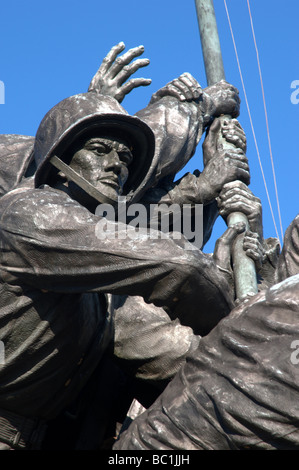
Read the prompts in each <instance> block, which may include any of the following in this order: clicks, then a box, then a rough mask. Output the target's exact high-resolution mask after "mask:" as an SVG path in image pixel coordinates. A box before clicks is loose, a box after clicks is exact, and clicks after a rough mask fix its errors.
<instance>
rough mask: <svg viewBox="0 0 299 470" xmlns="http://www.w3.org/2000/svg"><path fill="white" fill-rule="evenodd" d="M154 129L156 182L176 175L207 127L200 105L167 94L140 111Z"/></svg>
mask: <svg viewBox="0 0 299 470" xmlns="http://www.w3.org/2000/svg"><path fill="white" fill-rule="evenodd" d="M137 116H138V117H139V118H140V119H142V120H143V121H145V122H146V123H147V124H148V125H149V126H150V127H151V129H152V130H153V132H154V134H155V140H156V152H157V153H158V154H159V163H158V168H157V173H156V182H158V181H159V180H160V179H161V178H163V177H165V176H169V175H176V174H177V173H178V172H179V171H180V170H181V169H182V168H184V166H185V165H186V163H187V162H188V161H189V160H190V158H191V157H192V156H193V154H194V152H195V150H196V146H197V144H198V142H199V140H200V138H201V136H202V133H203V131H204V119H203V115H202V110H201V108H200V106H199V105H198V104H197V103H195V102H194V101H191V102H187V101H185V102H180V101H178V100H177V99H175V98H173V97H170V96H165V97H163V98H161V99H160V100H159V101H157V102H156V103H154V104H150V105H149V106H147V107H146V108H144V109H143V110H141V111H139V112H138V113H137Z"/></svg>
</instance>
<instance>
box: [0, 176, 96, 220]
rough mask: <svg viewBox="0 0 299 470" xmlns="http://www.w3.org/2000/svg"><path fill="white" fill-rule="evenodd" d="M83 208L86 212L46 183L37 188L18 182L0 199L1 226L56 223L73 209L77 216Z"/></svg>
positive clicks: (68, 215) (67, 216)
mask: <svg viewBox="0 0 299 470" xmlns="http://www.w3.org/2000/svg"><path fill="white" fill-rule="evenodd" d="M85 212H87V213H88V214H89V212H88V211H87V209H85V208H84V207H83V206H81V205H80V204H78V203H77V202H76V201H74V200H73V199H71V198H70V197H69V196H68V195H67V194H66V193H64V192H62V191H59V190H57V189H54V188H51V187H50V186H46V185H45V186H43V187H40V188H34V187H30V186H25V187H24V186H22V185H20V186H19V187H17V188H15V189H14V190H12V191H10V192H8V193H7V194H6V195H5V196H3V197H2V198H1V199H0V223H1V226H2V229H3V228H6V229H8V227H10V228H11V229H12V228H13V227H15V228H16V227H18V229H21V228H24V229H25V227H27V226H29V225H30V226H31V227H34V226H36V227H39V228H40V227H41V226H44V227H45V226H48V225H51V226H52V227H54V226H56V225H57V224H58V225H59V226H60V225H61V223H62V221H63V220H65V221H66V220H67V219H69V218H70V217H72V215H74V213H75V214H78V216H79V214H81V215H82V213H84V214H85ZM90 215H91V214H90ZM85 218H86V215H85ZM58 221H59V223H58Z"/></svg>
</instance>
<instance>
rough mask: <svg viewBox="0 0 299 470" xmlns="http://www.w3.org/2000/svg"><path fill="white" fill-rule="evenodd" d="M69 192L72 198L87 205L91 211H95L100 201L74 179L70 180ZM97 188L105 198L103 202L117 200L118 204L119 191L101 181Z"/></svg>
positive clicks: (102, 197)
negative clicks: (73, 180)
mask: <svg viewBox="0 0 299 470" xmlns="http://www.w3.org/2000/svg"><path fill="white" fill-rule="evenodd" d="M68 188H69V194H70V196H71V197H72V199H75V200H76V201H77V202H79V204H81V205H82V206H84V207H86V208H87V209H88V210H90V211H91V212H95V210H96V208H97V206H98V205H99V204H100V202H99V201H98V200H97V199H95V198H93V197H92V196H90V195H89V194H88V193H86V192H85V191H84V190H83V189H82V188H80V186H78V185H77V184H76V183H73V182H72V181H69V184H68ZM96 189H97V190H98V191H99V193H101V194H100V196H101V199H103V201H102V203H107V204H108V203H111V201H115V204H117V200H118V196H119V193H118V191H117V190H116V189H115V188H114V187H112V186H110V185H109V184H106V183H100V184H98V185H97V187H96Z"/></svg>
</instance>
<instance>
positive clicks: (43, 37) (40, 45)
mask: <svg viewBox="0 0 299 470" xmlns="http://www.w3.org/2000/svg"><path fill="white" fill-rule="evenodd" d="M214 5H215V10H216V15H217V23H218V28H219V35H220V40H221V47H222V53H223V60H224V67H225V72H226V79H227V81H229V82H231V83H233V84H234V85H235V86H236V87H237V88H238V89H239V91H240V96H241V100H242V104H241V115H240V117H239V120H240V123H241V124H242V126H243V128H244V130H245V132H246V135H247V139H248V150H247V156H248V158H249V163H250V168H251V185H250V188H251V190H252V191H253V192H254V194H255V195H256V196H258V197H260V198H261V200H262V205H263V218H264V235H265V237H268V236H276V231H275V228H274V223H273V220H272V216H271V212H270V208H269V203H268V199H267V195H266V191H265V187H264V182H263V178H262V173H261V169H260V165H259V162H258V157H257V152H256V148H255V144H254V139H253V136H252V132H251V127H250V121H249V118H248V113H247V108H246V105H245V99H244V94H243V90H242V84H241V80H240V75H239V71H238V67H237V61H236V57H235V52H234V48H233V43H232V39H231V35H230V30H229V25H228V21H227V16H226V12H225V7H224V1H223V0H214ZM227 6H228V9H229V13H230V17H231V23H232V27H233V31H234V35H235V40H236V44H237V49H238V54H239V59H240V64H241V67H242V73H243V79H244V83H245V87H246V93H247V97H248V102H249V106H250V109H251V114H252V120H253V124H254V128H255V134H256V139H257V143H258V147H259V152H260V156H261V160H262V165H263V171H264V175H265V178H266V182H267V186H268V191H269V195H270V200H271V204H272V207H273V211H274V216H275V221H276V225H277V229H278V233H279V235H280V223H279V218H278V210H277V203H276V195H275V190H274V179H273V174H272V166H271V160H270V154H269V145H268V137H267V132H266V121H265V115H264V108H263V101H262V93H261V86H260V80H259V75H258V68H257V60H256V52H255V48H254V43H253V38H252V33H251V28H250V19H249V15H248V7H247V0H227ZM250 6H251V12H252V17H253V22H254V28H255V34H256V40H257V44H258V48H259V57H260V64H261V69H262V74H263V80H264V90H265V99H266V104H267V110H268V120H269V129H270V138H271V146H272V153H273V159H274V166H275V173H276V182H277V188H278V196H279V203H280V212H281V218H282V226H283V232H284V231H285V230H286V228H287V226H288V225H289V223H290V222H291V221H292V220H293V219H294V217H295V216H296V215H297V213H298V212H299V211H298V175H299V159H298V117H299V103H298V104H295V103H296V101H299V92H298V93H297V94H296V89H292V88H291V86H292V83H294V84H295V85H296V86H297V87H298V90H299V59H298V45H299V44H298V42H299V39H298V18H299V2H298V0H285V1H284V2H281V1H280V0H251V1H250ZM0 23H1V27H0V44H1V61H0V64H1V67H0V80H1V81H2V82H3V83H4V85H5V104H1V105H0V123H1V128H0V132H1V133H3V134H6V133H15V134H25V135H34V134H35V132H36V130H37V127H38V125H39V122H40V121H41V119H42V118H43V116H44V114H45V113H46V112H47V111H48V110H49V109H50V108H51V107H52V106H53V105H55V104H56V103H57V102H58V101H60V100H61V99H63V98H66V97H67V96H70V95H73V94H76V93H81V92H84V91H86V90H87V87H88V84H89V81H90V79H91V78H92V76H93V75H94V73H95V72H96V70H97V68H98V66H99V65H100V63H101V61H102V59H103V57H104V56H105V55H106V53H107V52H108V51H109V49H110V48H111V47H112V46H113V45H114V44H116V43H118V42H119V41H124V43H125V44H126V50H127V49H129V48H131V47H135V46H137V45H140V44H143V45H144V46H145V53H144V57H148V58H149V59H150V61H151V63H150V65H149V66H148V67H147V68H145V69H143V70H142V71H141V72H139V73H137V74H136V76H144V77H147V78H151V79H152V84H151V86H150V87H147V88H140V89H138V90H135V91H133V92H132V93H131V95H129V96H127V97H126V98H125V100H124V101H123V103H122V104H123V106H124V107H125V108H126V109H127V111H128V112H130V113H135V112H136V111H138V110H139V109H142V108H143V107H145V106H146V105H147V103H148V101H149V99H150V96H151V94H152V93H154V92H155V91H156V90H157V89H159V88H160V87H162V86H163V85H165V84H166V83H167V82H169V81H170V80H172V79H173V78H176V77H177V76H179V75H180V74H181V73H183V72H190V73H191V74H192V75H193V76H194V77H195V78H196V79H197V80H198V81H199V82H200V83H201V85H202V86H203V87H205V86H206V78H205V71H204V67H203V60H202V54H201V45H200V39H199V32H198V24H197V17H196V10H195V4H194V0H184V1H182V0H159V1H158V0H151V1H147V2H145V1H140V0H127V1H126V2H124V1H121V0H110V1H109V2H107V1H103V0H102V1H101V0H97V1H96V0H85V1H84V2H82V1H77V0H72V1H71V0H60V1H57V0H52V1H51V2H38V1H36V0H27V1H26V2H24V1H14V0H11V1H10V2H7V1H6V2H3V3H2V5H1V19H0ZM296 80H297V81H298V84H296V82H295V81H296ZM292 93H293V98H294V99H293V101H294V103H292V101H291V96H292ZM0 102H1V100H0ZM196 168H199V169H202V152H201V144H200V145H199V146H198V150H197V152H196V155H195V156H194V157H193V159H192V160H191V161H190V162H189V164H188V166H187V167H186V168H185V170H184V171H193V170H194V169H196ZM179 176H180V175H179ZM224 230H225V224H224V222H223V221H222V220H221V219H219V221H218V222H217V223H216V226H215V230H214V232H213V236H212V239H211V241H210V242H209V243H208V245H207V246H206V251H212V250H213V247H214V243H215V240H216V239H217V238H218V237H219V236H220V235H221V234H222V233H223V231H224Z"/></svg>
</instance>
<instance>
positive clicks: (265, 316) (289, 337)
mask: <svg viewBox="0 0 299 470" xmlns="http://www.w3.org/2000/svg"><path fill="white" fill-rule="evenodd" d="M298 287H299V274H297V275H294V276H292V277H290V278H288V279H286V280H284V281H283V282H281V283H279V284H276V285H274V286H273V287H271V288H269V289H267V290H265V291H263V292H261V293H259V294H257V295H256V296H255V297H254V298H253V299H251V300H250V301H249V302H247V303H244V304H242V305H241V306H240V307H238V308H237V309H235V310H233V311H232V312H231V314H230V315H229V316H228V317H227V318H225V319H224V320H222V321H221V322H220V323H219V324H218V325H217V326H216V328H214V329H213V330H212V332H211V333H210V334H209V335H207V336H206V337H205V338H202V340H201V342H200V344H199V347H198V349H197V350H196V352H195V353H193V354H191V355H190V356H189V357H188V358H187V361H186V364H185V365H183V367H182V368H181V369H180V371H179V372H178V374H177V375H176V376H175V378H174V379H173V380H172V382H171V383H170V384H169V385H168V387H167V388H166V389H165V391H164V392H163V393H162V394H161V395H160V396H159V398H158V399H157V400H156V402H155V403H154V404H153V405H152V406H151V407H150V408H149V409H148V410H147V411H145V412H144V413H143V414H142V415H140V416H139V417H137V418H136V419H135V420H134V421H133V423H132V424H131V425H130V427H129V429H128V430H127V431H125V432H124V434H123V435H121V437H120V439H119V441H118V442H117V443H116V444H115V447H114V450H156V449H157V450H246V449H251V450H253V449H256V450H275V449H281V450H296V449H297V450H298V448H299V431H298V422H299V405H298V396H299V369H298V337H299V288H298Z"/></svg>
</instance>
